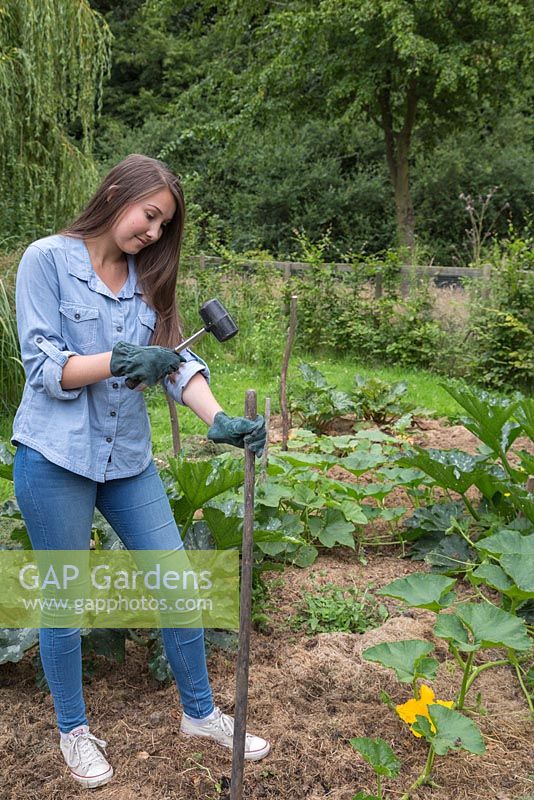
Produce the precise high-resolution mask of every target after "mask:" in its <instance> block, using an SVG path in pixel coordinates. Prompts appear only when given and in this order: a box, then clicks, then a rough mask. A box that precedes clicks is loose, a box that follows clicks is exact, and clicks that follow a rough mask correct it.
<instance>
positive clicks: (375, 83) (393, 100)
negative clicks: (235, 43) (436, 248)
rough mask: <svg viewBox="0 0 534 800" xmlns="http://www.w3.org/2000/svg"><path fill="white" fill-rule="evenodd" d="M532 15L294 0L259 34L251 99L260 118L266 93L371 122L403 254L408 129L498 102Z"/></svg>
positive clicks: (437, 125) (519, 6) (429, 130)
mask: <svg viewBox="0 0 534 800" xmlns="http://www.w3.org/2000/svg"><path fill="white" fill-rule="evenodd" d="M277 5H278V4H277ZM533 19H534V7H533V6H532V4H531V3H530V0H432V2H428V0H318V1H317V0H305V1H304V2H302V0H295V1H294V2H291V3H288V4H287V5H286V7H285V8H284V9H283V10H281V11H280V10H274V11H272V12H271V14H270V15H269V20H268V22H267V24H265V25H264V26H263V27H262V29H261V31H260V40H259V46H258V51H259V52H261V55H260V60H261V61H262V63H263V66H262V68H261V70H260V71H258V70H257V69H256V71H255V73H256V74H255V76H253V78H254V79H253V81H252V84H253V85H254V86H255V93H254V92H253V93H251V95H250V96H251V104H252V105H253V106H255V107H256V109H257V111H258V113H262V106H263V108H265V107H266V106H267V107H270V108H271V110H272V108H273V102H272V100H273V99H278V101H279V102H280V101H281V102H282V103H283V104H287V103H288V102H292V101H293V99H296V107H297V108H298V107H299V106H302V104H303V103H306V104H308V105H309V103H310V102H311V103H315V104H318V103H323V104H324V107H325V108H326V109H327V113H329V114H331V115H332V116H335V117H336V118H339V116H342V117H343V119H344V120H345V121H346V122H347V123H349V124H350V123H351V122H352V121H355V120H358V119H359V118H360V117H361V115H362V113H363V114H365V115H366V116H367V117H368V118H369V119H371V120H373V121H374V122H375V123H376V124H377V125H378V126H379V127H380V129H381V131H382V134H383V139H384V144H385V154H386V159H387V165H388V169H389V176H390V180H391V184H392V187H393V192H394V197H395V209H396V221H397V231H398V238H399V243H400V244H401V245H405V246H406V247H408V248H409V249H412V248H413V245H414V231H415V219H414V210H413V206H412V199H411V193H410V177H409V175H410V154H411V144H412V139H413V136H414V134H416V133H417V134H418V135H419V136H420V137H421V139H424V140H425V141H427V142H435V141H438V140H439V139H440V138H441V137H443V136H444V135H445V134H446V133H447V132H448V131H450V130H451V129H455V128H458V127H460V128H461V127H462V126H463V125H466V124H469V121H470V119H472V118H473V117H474V115H475V114H476V113H477V112H479V111H480V109H481V108H482V105H483V103H484V102H487V103H490V104H491V105H492V106H493V107H494V108H495V107H499V106H503V105H506V104H507V103H508V102H509V101H510V98H511V97H512V96H513V95H514V94H515V93H516V92H518V91H519V90H520V89H521V87H524V86H525V85H526V81H528V80H529V78H528V76H529V67H530V65H531V63H532V54H533V47H532V44H533V31H534V27H533ZM270 99H271V102H270Z"/></svg>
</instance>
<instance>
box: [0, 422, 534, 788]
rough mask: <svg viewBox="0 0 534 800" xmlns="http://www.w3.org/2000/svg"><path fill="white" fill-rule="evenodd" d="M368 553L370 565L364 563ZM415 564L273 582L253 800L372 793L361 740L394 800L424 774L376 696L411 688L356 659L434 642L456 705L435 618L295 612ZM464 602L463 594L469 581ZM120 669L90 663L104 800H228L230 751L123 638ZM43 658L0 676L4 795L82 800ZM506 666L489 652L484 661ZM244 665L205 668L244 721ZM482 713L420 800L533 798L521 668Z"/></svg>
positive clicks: (341, 554)
mask: <svg viewBox="0 0 534 800" xmlns="http://www.w3.org/2000/svg"><path fill="white" fill-rule="evenodd" d="M430 422H431V425H430V427H429V428H427V429H426V430H421V429H418V430H417V431H416V432H415V433H414V437H419V439H418V441H419V442H420V443H421V444H424V445H425V446H430V447H459V448H462V449H465V450H470V451H471V452H472V451H473V450H474V446H475V443H476V440H475V438H474V437H472V436H471V434H470V433H469V432H468V431H466V430H465V429H463V428H461V426H453V427H450V428H447V429H446V430H445V429H444V426H443V425H442V424H441V423H439V422H438V423H435V422H434V421H430ZM363 555H365V558H363ZM421 569H424V566H422V565H421V564H420V563H415V562H411V561H409V560H407V559H402V558H400V556H399V552H398V548H397V549H395V548H393V547H381V548H371V547H364V551H363V553H362V551H359V552H355V551H353V550H351V549H349V548H337V549H336V550H333V551H326V552H324V553H322V554H321V555H320V556H319V558H318V560H317V561H316V563H315V564H314V565H313V566H312V567H309V568H307V569H298V568H292V567H286V569H285V570H284V572H283V573H267V575H266V581H267V583H268V585H269V586H270V594H271V607H270V608H269V610H268V614H269V617H270V625H269V628H268V632H267V633H260V632H258V631H255V630H254V631H252V635H251V644H250V674H249V701H248V702H249V707H248V720H249V722H248V729H249V731H251V732H254V733H258V734H259V735H261V736H264V737H265V738H268V739H269V740H270V742H271V744H272V749H271V753H270V754H269V756H268V757H267V758H266V759H264V760H263V761H260V762H257V763H252V762H249V763H246V765H245V781H244V791H243V797H244V798H248V799H249V800H271V798H272V799H273V800H274V798H277V799H278V798H284V799H285V798H287V799H288V800H289V798H291V800H300V799H301V798H302V799H304V798H306V799H307V800H319V798H330V800H352V798H353V796H354V795H355V794H356V792H357V791H364V790H366V791H368V792H372V791H373V790H374V788H375V784H374V779H373V773H372V771H371V768H370V767H368V766H367V764H365V762H364V761H363V760H362V759H361V757H360V756H359V755H358V754H357V753H356V752H355V751H354V750H353V749H352V747H351V745H350V742H349V740H350V739H351V738H352V737H355V736H372V737H376V736H380V737H382V738H383V739H385V740H386V741H387V742H388V743H389V744H390V745H391V746H392V747H393V749H394V750H395V752H396V754H397V756H398V757H399V759H400V760H401V763H402V769H401V773H400V776H399V777H398V778H397V779H396V780H385V781H384V786H385V795H384V796H385V798H400V797H401V796H402V794H403V792H404V791H405V790H406V788H407V787H408V786H409V785H410V783H411V782H412V781H413V780H414V779H415V778H416V777H417V775H418V774H419V773H420V771H421V770H422V768H423V765H424V763H425V760H426V756H427V752H428V747H427V745H426V743H425V742H424V740H422V739H416V738H415V737H414V736H413V734H412V733H411V732H410V731H409V729H408V728H407V726H406V725H405V724H404V723H403V722H402V721H401V720H400V719H399V718H398V717H397V715H396V714H395V712H394V711H392V710H390V709H389V708H388V707H387V706H386V705H385V704H384V702H382V701H381V699H380V696H379V693H380V692H381V690H382V691H385V692H387V693H388V694H389V695H390V697H391V698H392V700H393V702H394V703H402V702H404V701H405V700H407V699H408V698H409V697H410V694H411V691H410V687H409V686H407V685H406V684H401V683H399V682H398V681H397V679H396V678H395V676H394V674H393V673H392V672H391V671H390V670H386V669H384V668H382V667H380V666H379V665H375V664H372V663H369V662H366V661H364V660H362V655H361V654H362V651H363V650H365V649H366V648H367V647H369V646H371V645H374V644H377V643H379V642H384V641H393V640H400V639H407V638H412V639H413V638H425V639H429V640H431V641H432V642H433V643H434V644H435V648H436V654H437V657H438V659H439V661H440V668H439V671H438V676H437V680H436V681H435V682H434V684H433V688H434V690H435V692H436V697H438V698H439V699H443V700H447V699H451V698H452V697H453V695H454V694H455V693H456V692H457V690H458V688H459V682H460V675H459V669H458V667H457V665H456V663H455V662H454V660H452V659H451V658H450V657H449V655H448V651H447V648H446V646H445V644H444V642H442V641H441V640H439V639H436V638H435V637H434V636H433V634H432V626H433V622H434V619H435V616H434V614H432V613H431V612H428V611H419V610H414V609H408V610H406V609H405V608H404V607H402V606H401V605H399V604H397V603H396V602H395V601H387V603H386V605H387V607H388V610H389V614H390V616H389V618H388V619H387V620H386V622H385V623H384V624H382V625H381V626H380V627H378V628H375V629H373V630H370V631H367V632H366V633H364V634H351V633H322V634H317V635H313V636H309V635H307V634H306V632H305V631H303V630H294V629H293V628H292V626H290V624H289V620H290V617H291V615H293V614H294V613H295V611H296V606H297V604H298V602H299V599H300V598H301V596H302V592H303V591H304V590H311V589H313V588H314V586H316V585H317V584H323V583H328V582H333V583H335V584H336V585H339V586H355V587H362V588H364V587H367V586H368V585H369V584H371V585H372V586H373V587H374V588H375V589H376V588H379V587H380V586H383V585H385V584H387V583H389V582H390V581H391V580H393V579H394V578H397V577H401V576H403V575H406V574H408V573H410V572H412V571H415V570H421ZM460 591H461V593H462V594H463V595H465V596H467V593H468V589H467V587H463V588H462V587H460ZM126 650H127V653H126V660H125V662H124V663H123V664H117V663H116V662H113V661H111V660H108V659H106V658H104V657H99V656H97V657H95V658H94V672H93V674H92V675H91V677H90V678H86V679H85V680H84V692H85V701H86V706H87V715H88V719H89V721H90V724H91V730H92V732H93V733H94V734H95V735H96V736H98V737H99V738H102V739H105V740H106V741H107V743H108V745H107V755H108V758H109V759H110V761H111V763H112V764H113V766H114V769H115V776H114V778H113V780H112V781H111V783H109V784H108V785H106V786H103V787H100V788H99V789H95V790H92V791H93V792H94V793H95V796H96V797H98V798H99V799H100V798H101V800H108V798H109V800H145V798H146V800H148V799H149V798H150V800H152V799H155V800H171V799H172V800H177V799H178V798H180V799H181V798H183V799H184V800H186V798H187V800H212V799H213V800H215V799H216V798H222V800H228V797H229V793H228V788H227V787H228V781H229V777H230V774H231V751H229V750H226V749H224V748H221V747H220V746H218V745H216V744H213V743H209V742H204V741H201V740H195V739H185V738H184V737H182V736H181V735H180V733H179V723H180V717H181V708H180V703H179V699H178V694H177V691H176V687H175V686H174V684H171V685H167V686H163V687H162V686H161V685H160V684H158V683H157V682H156V681H155V679H154V678H153V677H152V676H151V674H150V672H149V670H148V666H147V652H146V648H144V647H142V646H141V645H139V644H138V643H135V642H133V641H127V643H126ZM33 656H34V652H29V653H26V654H25V656H24V658H23V659H22V660H21V661H20V662H18V663H17V664H11V663H8V664H5V665H3V666H2V667H0V687H1V690H2V703H1V705H0V752H1V753H2V782H1V785H0V800H59V798H77V797H87V791H86V790H83V789H79V788H78V787H77V785H76V784H75V783H74V782H73V781H72V779H71V778H70V777H69V774H68V771H67V768H66V766H65V764H64V762H63V758H62V756H61V753H60V751H59V747H58V742H59V734H58V732H57V728H56V722H55V714H54V709H53V705H52V700H51V697H50V695H49V694H48V693H45V692H44V691H43V690H42V689H40V688H38V687H37V686H36V683H35V668H34V666H33ZM499 657H502V655H501V654H498V652H497V651H495V652H491V651H488V652H486V653H485V654H484V658H499ZM235 666H236V655H235V654H228V653H225V652H222V651H217V650H213V651H211V653H210V654H209V656H208V668H209V674H210V679H211V683H212V687H213V691H214V697H215V701H216V703H217V704H218V705H220V706H221V708H222V709H223V710H224V711H225V712H227V713H233V711H234V693H235ZM478 692H480V695H481V705H479V706H478V708H477V709H476V710H472V711H471V712H470V714H471V716H472V718H473V719H474V721H475V722H476V723H477V725H478V726H479V727H480V729H481V730H482V733H483V736H484V739H485V742H486V747H487V751H486V753H485V754H484V755H483V756H476V755H470V754H468V753H465V752H459V753H454V754H452V755H449V756H447V757H444V758H439V757H438V758H437V759H436V765H435V770H434V774H433V778H434V781H435V786H434V787H432V788H431V787H423V788H420V789H419V790H418V791H417V792H415V793H414V794H413V798H414V800H451V798H454V800H519V799H520V798H521V800H528V798H529V797H530V800H532V798H533V797H534V766H533V755H534V753H533V747H532V741H533V726H532V721H531V719H530V717H529V713H528V708H527V705H526V702H525V699H524V697H523V695H522V693H521V691H520V688H519V685H518V682H517V679H516V676H515V673H514V672H513V670H512V669H511V668H508V667H498V668H492V669H489V670H486V671H485V672H482V673H481V675H480V676H479V678H478V679H477V681H476V683H475V684H474V686H473V688H472V690H471V693H470V695H468V700H469V701H470V702H472V703H473V705H474V704H475V699H476V695H477V693H478Z"/></svg>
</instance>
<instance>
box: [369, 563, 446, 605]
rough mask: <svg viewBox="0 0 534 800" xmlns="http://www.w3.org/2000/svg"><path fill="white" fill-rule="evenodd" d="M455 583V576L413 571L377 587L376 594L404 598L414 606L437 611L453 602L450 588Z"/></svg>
mask: <svg viewBox="0 0 534 800" xmlns="http://www.w3.org/2000/svg"><path fill="white" fill-rule="evenodd" d="M455 583H456V579H455V578H448V577H446V576H445V575H434V574H432V573H425V572H414V573H413V574H412V575H407V576H406V577H405V578H398V579H397V580H395V581H392V582H391V583H388V584H387V586H383V587H382V589H379V590H378V591H377V594H381V595H385V596H386V597H395V598H397V600H404V602H405V603H407V604H408V605H409V606H413V607H414V608H428V609H429V610H430V611H439V610H440V609H442V608H447V606H450V605H451V603H452V602H454V600H455V594H454V592H451V591H450V590H451V589H452V587H453V586H454V584H455Z"/></svg>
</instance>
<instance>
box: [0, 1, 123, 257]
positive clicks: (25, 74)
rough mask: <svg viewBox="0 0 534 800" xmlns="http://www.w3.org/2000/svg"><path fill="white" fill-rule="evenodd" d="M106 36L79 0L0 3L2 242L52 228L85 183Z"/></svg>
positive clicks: (89, 180) (88, 182)
mask: <svg viewBox="0 0 534 800" xmlns="http://www.w3.org/2000/svg"><path fill="white" fill-rule="evenodd" d="M110 39H111V35H110V32H109V28H108V26H107V25H106V24H105V22H104V20H103V19H102V17H101V16H100V15H99V14H98V13H96V12H95V11H93V10H92V9H91V8H90V6H89V5H88V3H87V2H86V1H85V0H7V2H4V3H3V4H2V5H1V6H0V94H1V96H2V103H1V104H0V182H1V185H2V196H1V197H0V213H1V217H2V228H3V230H8V231H9V234H8V237H7V242H9V239H10V238H11V241H13V240H17V239H21V238H27V237H28V236H31V235H34V234H35V233H36V232H40V233H44V232H47V231H48V230H54V229H55V228H56V227H58V226H59V225H61V224H63V223H65V222H66V220H67V218H68V217H69V216H70V215H71V214H73V213H75V211H76V210H77V209H78V207H79V205H80V203H81V201H82V200H83V199H84V198H85V196H86V195H87V192H88V190H89V189H90V188H92V185H93V183H94V180H95V177H96V168H95V165H94V162H93V159H92V155H91V153H92V142H93V130H94V125H95V118H96V116H97V114H98V111H99V106H100V103H101V97H102V84H103V79H104V76H105V75H106V73H107V72H108V70H109V59H110ZM5 243H6V238H4V244H5Z"/></svg>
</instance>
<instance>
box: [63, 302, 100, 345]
mask: <svg viewBox="0 0 534 800" xmlns="http://www.w3.org/2000/svg"><path fill="white" fill-rule="evenodd" d="M59 311H60V314H61V335H62V337H63V339H64V340H65V344H66V345H67V347H69V348H70V349H72V350H75V351H76V352H79V351H82V352H83V351H84V350H87V349H88V348H90V347H92V346H93V345H94V344H95V342H96V334H97V328H98V317H99V314H100V312H99V310H98V308H95V307H94V306H85V305H82V304H81V303H76V302H70V301H68V300H62V301H61V303H60V305H59Z"/></svg>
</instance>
